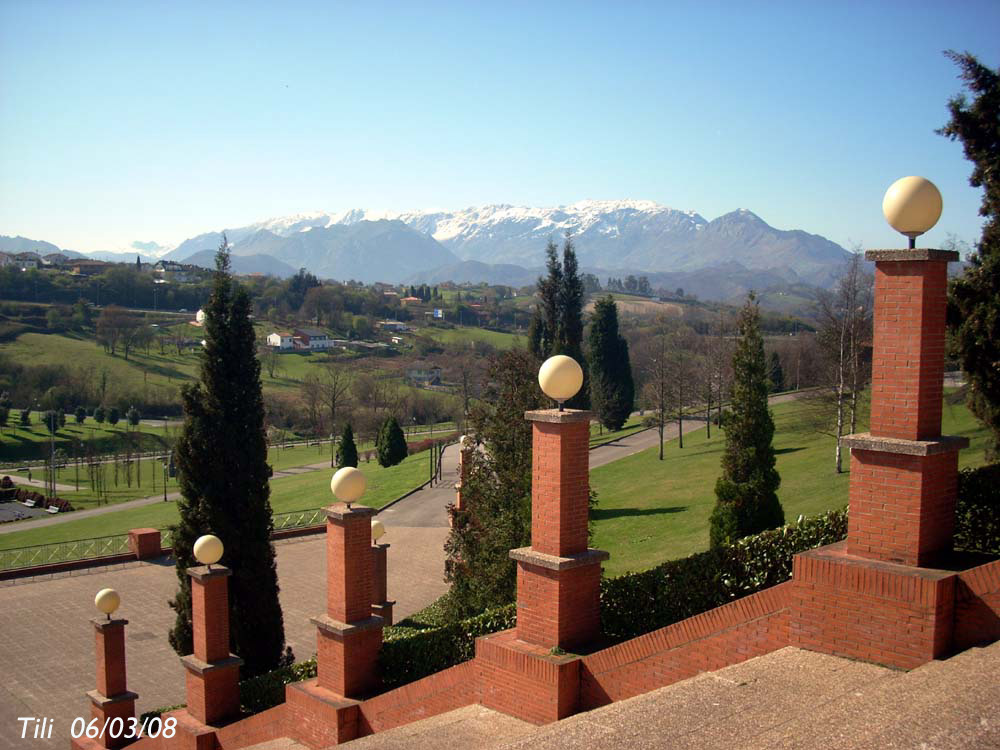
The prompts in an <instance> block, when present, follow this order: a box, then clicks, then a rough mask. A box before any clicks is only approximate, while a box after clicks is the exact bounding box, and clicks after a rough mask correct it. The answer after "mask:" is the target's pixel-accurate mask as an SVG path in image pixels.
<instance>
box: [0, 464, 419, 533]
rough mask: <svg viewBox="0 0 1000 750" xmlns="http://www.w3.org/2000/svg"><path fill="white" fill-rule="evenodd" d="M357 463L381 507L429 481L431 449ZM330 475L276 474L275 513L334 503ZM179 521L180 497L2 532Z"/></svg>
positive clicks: (110, 529)
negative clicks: (384, 461)
mask: <svg viewBox="0 0 1000 750" xmlns="http://www.w3.org/2000/svg"><path fill="white" fill-rule="evenodd" d="M358 468H359V469H361V471H362V472H364V474H365V476H366V477H367V478H368V489H367V491H366V492H365V495H364V497H363V499H362V501H361V502H362V503H363V504H364V505H368V506H370V507H372V508H381V507H383V506H385V505H387V504H388V503H390V502H392V501H393V500H395V499H396V498H398V497H400V496H402V495H404V494H405V493H407V492H409V491H410V490H412V489H415V488H416V487H418V486H420V485H421V484H423V482H424V481H426V479H427V477H428V474H429V472H430V469H429V462H428V454H427V452H426V451H424V452H422V453H417V454H415V455H413V456H410V457H408V458H407V459H405V460H404V461H403V462H402V463H400V464H398V465H397V466H390V467H389V468H386V469H383V468H382V467H381V466H379V465H378V464H377V463H376V462H374V461H373V462H371V463H365V462H363V461H362V462H361V464H360V466H359V467H358ZM330 476H331V472H330V471H323V470H320V471H313V472H309V473H308V474H300V475H297V476H292V477H279V478H277V479H272V480H271V510H272V512H273V513H276V514H277V513H290V512H293V511H299V510H309V509H313V508H321V507H324V506H326V505H330V504H332V503H333V502H334V498H333V495H332V494H330ZM177 520H178V514H177V504H176V503H175V502H173V501H168V502H165V503H164V502H158V503H153V504H151V505H143V506H140V507H136V508H122V509H121V510H119V511H114V512H111V513H106V514H103V515H99V516H91V517H89V518H81V519H79V520H78V521H67V522H65V523H60V524H54V525H51V526H42V527H39V528H34V529H26V530H25V531H12V532H10V533H7V534H0V549H14V548H16V547H28V546H33V545H39V544H55V543H57V542H71V541H75V540H78V539H92V538H95V537H104V536H112V535H115V534H124V533H126V532H128V530H129V529H136V528H147V527H148V528H155V529H163V528H166V527H167V526H170V525H171V524H174V523H177Z"/></svg>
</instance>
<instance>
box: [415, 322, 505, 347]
mask: <svg viewBox="0 0 1000 750" xmlns="http://www.w3.org/2000/svg"><path fill="white" fill-rule="evenodd" d="M418 332H419V333H420V334H421V335H424V336H430V337H431V338H432V339H434V340H436V341H440V342H442V343H445V344H461V343H463V342H466V341H481V342H483V343H484V344H491V345H492V346H495V347H496V348H497V349H510V348H512V347H514V346H516V345H517V342H518V339H519V338H520V337H518V336H515V335H514V334H513V333H501V332H500V331H488V330H486V329H485V328H472V327H460V328H421V329H418Z"/></svg>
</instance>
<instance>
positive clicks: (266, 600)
mask: <svg viewBox="0 0 1000 750" xmlns="http://www.w3.org/2000/svg"><path fill="white" fill-rule="evenodd" d="M215 262H216V272H215V279H214V284H213V288H212V294H211V297H210V299H209V301H208V304H207V305H206V306H205V307H204V310H205V329H204V330H205V342H206V344H205V347H204V348H203V351H202V353H201V364H200V376H199V380H198V382H197V383H195V384H194V385H189V386H185V387H184V388H183V389H182V391H181V400H182V403H183V406H184V427H183V430H182V433H181V436H180V438H179V439H178V441H177V447H176V451H175V452H176V456H177V468H178V479H179V483H180V489H181V495H182V497H181V499H180V500H179V501H178V503H177V507H178V510H179V511H180V522H179V524H178V525H177V526H176V527H175V529H174V534H173V539H174V557H175V558H176V560H177V578H178V581H179V582H180V588H179V590H178V592H177V595H176V597H175V598H174V600H173V601H172V602H171V606H172V607H173V609H174V610H175V611H176V612H177V619H176V623H175V625H174V628H173V630H172V631H171V633H170V644H171V645H172V646H173V647H174V650H176V651H177V652H178V653H180V654H187V653H190V652H191V648H192V642H191V587H190V579H189V577H188V575H187V573H186V572H185V571H186V569H187V568H189V567H191V566H193V565H197V564H198V563H197V562H196V561H195V559H194V556H193V554H192V547H193V546H194V542H195V540H197V538H198V537H199V536H201V535H202V534H207V533H213V534H215V535H217V536H218V537H219V538H220V539H222V541H223V544H224V545H225V554H224V555H223V557H222V560H221V563H222V564H223V565H226V566H228V567H229V568H230V569H231V570H232V576H231V577H230V579H229V609H230V618H229V622H230V648H231V649H232V651H233V652H234V653H235V654H236V655H237V656H239V657H241V658H243V660H244V666H243V674H244V676H253V675H257V674H261V673H263V672H267V671H269V670H272V669H274V668H275V667H277V666H279V665H280V664H282V663H285V662H286V661H288V660H290V658H291V653H290V650H289V652H287V653H285V654H283V651H284V648H285V631H284V623H283V620H282V615H281V604H280V603H279V601H278V576H277V569H276V567H275V561H274V547H273V545H272V544H271V532H272V530H273V521H272V518H271V504H270V501H269V495H270V487H269V485H268V479H269V478H270V475H271V468H270V467H269V466H268V465H267V440H266V437H265V432H264V401H263V396H262V393H261V385H260V363H259V362H258V360H257V356H256V342H255V336H254V329H253V322H252V320H251V319H250V314H251V311H252V306H251V302H250V297H249V295H248V293H247V291H246V290H245V289H243V288H242V287H240V286H239V285H238V284H237V283H235V282H234V280H233V278H232V275H231V274H230V270H229V269H230V265H229V247H228V243H227V242H226V240H225V237H224V236H223V242H222V245H221V246H220V248H219V251H218V253H216V258H215Z"/></svg>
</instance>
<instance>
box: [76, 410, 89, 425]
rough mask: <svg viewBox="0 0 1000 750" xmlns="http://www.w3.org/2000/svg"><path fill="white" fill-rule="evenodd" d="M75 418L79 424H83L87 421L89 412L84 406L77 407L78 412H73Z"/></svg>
mask: <svg viewBox="0 0 1000 750" xmlns="http://www.w3.org/2000/svg"><path fill="white" fill-rule="evenodd" d="M73 417H74V418H75V419H76V423H77V424H83V423H84V422H86V421H87V410H86V409H84V408H83V407H82V406H78V407H76V411H75V412H73Z"/></svg>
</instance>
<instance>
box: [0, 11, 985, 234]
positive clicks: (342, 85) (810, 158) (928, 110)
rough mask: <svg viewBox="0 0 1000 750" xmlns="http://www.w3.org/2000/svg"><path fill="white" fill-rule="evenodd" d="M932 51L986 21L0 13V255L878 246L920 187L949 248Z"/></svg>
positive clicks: (855, 15)
mask: <svg viewBox="0 0 1000 750" xmlns="http://www.w3.org/2000/svg"><path fill="white" fill-rule="evenodd" d="M206 6H210V7H206ZM948 48H955V49H958V50H968V51H970V52H972V53H973V54H976V55H978V56H979V58H980V59H981V60H982V61H983V62H984V63H986V64H987V65H989V66H991V67H993V68H997V67H1000V2H996V0H992V1H990V2H961V1H959V2H949V3H945V2H943V1H942V2H922V1H921V0H911V1H910V2H788V3H783V2H750V1H745V2H712V3H709V2H690V3H684V2H676V3H667V2H661V3H637V2H622V3H618V2H601V3H586V2H581V3H555V2H533V3H531V2H526V3H520V2H504V3H478V2H461V3H458V2H456V3H434V2H424V1H422V2H419V3H386V2H364V3H352V4H339V3H300V2H284V3H278V2H273V1H272V2H267V3H254V2H244V3H211V4H209V3H187V2H162V3H161V2H150V1H143V2H120V3H104V2H82V1H81V2H69V1H68V2H45V1H44V0H32V1H31V2H23V1H21V0H0V234H7V235H14V234H20V235H24V236H27V237H32V238H35V239H46V240H49V241H51V242H55V243H56V244H58V245H60V246H62V247H67V248H71V249H78V250H82V251H94V250H116V249H124V248H126V247H127V246H128V245H129V244H130V243H131V242H132V241H134V240H144V241H150V240H152V241H156V242H160V243H164V244H174V243H177V242H179V241H181V240H183V239H185V238H187V237H190V236H192V235H195V234H198V233H200V232H203V231H209V230H212V229H219V228H223V227H234V226H241V225H245V224H248V223H252V222H254V221H259V220H263V219H266V218H270V217H274V216H282V215H287V214H294V213H300V212H310V211H316V210H330V211H339V210H344V209H348V208H356V207H363V208H373V209H386V210H411V209H421V208H442V209H459V208H464V207H466V206H470V205H478V204H484V203H512V204H515V205H559V204H566V203H573V202H576V201H578V200H582V199H587V198H597V199H604V198H642V199H650V200H655V201H658V202H660V203H663V204H665V205H668V206H672V207H674V208H678V209H683V210H695V211H697V212H699V213H700V214H702V215H703V216H705V217H706V218H708V219H712V218H714V217H716V216H718V215H720V214H723V213H726V212H728V211H731V210H733V209H736V208H749V209H751V210H753V211H754V212H756V213H757V214H759V215H760V216H761V217H762V218H764V219H765V220H766V221H768V222H769V223H771V224H772V225H774V226H777V227H780V228H801V229H805V230H807V231H810V232H815V233H818V234H823V235H825V236H827V237H829V238H830V239H832V240H834V241H836V242H839V243H841V244H842V245H844V246H845V247H851V246H853V245H858V244H860V245H862V246H864V247H895V246H901V245H902V243H903V242H905V240H904V239H903V238H902V237H900V236H899V235H896V234H895V233H894V232H893V231H892V230H891V229H889V228H888V227H887V226H886V225H885V222H884V220H883V218H882V214H881V199H882V195H883V193H884V191H885V189H886V188H887V187H888V186H889V184H890V183H891V182H892V181H893V180H895V179H896V178H897V177H900V176H903V175H907V174H920V175H924V176H926V177H929V178H930V179H932V180H934V181H935V182H936V183H937V185H938V187H939V188H940V189H941V192H942V194H943V195H944V205H945V209H944V215H943V216H942V219H941V221H940V223H939V224H938V226H937V227H936V228H935V229H934V230H933V231H932V232H931V233H929V234H928V235H927V237H926V238H925V239H922V240H921V241H920V244H922V245H934V244H940V243H941V242H943V241H944V239H945V237H946V236H947V234H948V233H951V234H954V235H957V237H958V238H959V239H963V240H966V241H969V242H972V241H974V240H975V239H976V237H977V236H978V232H979V227H980V224H981V221H980V219H979V217H978V215H977V211H978V206H979V200H980V194H979V191H978V190H974V189H972V188H971V187H969V185H968V174H969V171H970V166H969V164H968V163H967V162H966V161H965V159H964V157H963V155H962V150H961V146H960V145H959V144H957V143H952V142H950V141H948V140H946V139H944V138H942V137H940V136H938V135H935V133H934V129H935V128H937V127H940V126H941V125H943V124H944V123H945V121H946V120H947V111H946V103H947V100H948V98H949V97H950V96H951V95H953V94H955V93H958V92H959V91H960V90H961V82H960V81H959V80H958V78H957V75H956V74H957V69H956V68H955V66H954V65H953V64H952V63H951V62H950V61H949V60H947V59H946V58H945V57H944V56H943V55H942V54H941V53H942V50H944V49H948Z"/></svg>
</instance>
